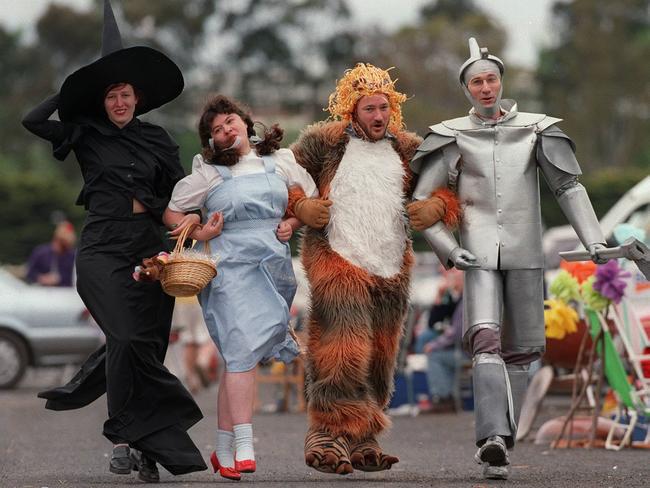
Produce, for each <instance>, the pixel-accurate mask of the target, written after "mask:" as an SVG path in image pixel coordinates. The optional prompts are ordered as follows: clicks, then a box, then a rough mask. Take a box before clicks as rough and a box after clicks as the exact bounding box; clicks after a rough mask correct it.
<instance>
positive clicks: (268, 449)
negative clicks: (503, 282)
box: [0, 370, 650, 488]
mask: <svg viewBox="0 0 650 488" xmlns="http://www.w3.org/2000/svg"><path fill="white" fill-rule="evenodd" d="M60 379H61V371H58V370H40V371H32V372H30V374H29V375H28V377H27V378H26V381H24V382H23V384H22V385H21V386H20V388H19V389H17V390H13V391H2V392H0V405H1V414H0V486H1V487H3V488H14V487H16V488H42V487H48V488H55V487H57V488H58V487H84V488H85V487H100V486H101V487H132V486H134V485H137V484H139V483H138V482H137V480H136V478H135V476H134V475H124V476H118V475H113V474H111V473H109V472H108V457H109V455H110V450H111V446H110V444H109V442H108V441H107V440H106V439H104V438H103V437H102V436H101V428H102V423H103V421H104V419H105V412H106V405H105V400H104V397H102V398H101V399H100V400H98V401H97V402H95V403H94V404H92V405H90V406H89V407H86V408H85V409H82V410H77V411H70V412H51V411H46V410H45V409H43V401H42V400H40V399H38V398H36V393H37V391H38V390H39V389H40V388H44V387H48V386H50V385H52V384H54V383H55V382H57V381H59V380H60ZM215 398H216V387H215V388H212V389H209V390H206V391H203V392H202V393H200V394H199V395H198V396H197V400H198V402H199V404H200V406H201V408H202V410H203V412H204V415H205V418H204V419H203V420H202V421H201V422H199V423H198V424H197V425H196V426H194V427H193V428H192V429H191V431H190V433H191V435H192V437H193V439H194V440H195V442H196V443H197V445H198V446H199V448H200V449H201V451H202V452H203V453H204V455H205V457H206V459H207V457H208V456H209V454H210V452H211V451H212V449H213V442H214V440H213V437H214V427H213V425H214V415H215V406H214V403H215ZM567 407H568V398H566V397H557V398H553V399H552V401H548V402H547V403H546V407H545V409H544V411H543V417H544V418H550V417H553V416H557V415H561V414H562V413H564V412H566V409H567ZM544 418H542V419H541V420H544ZM393 421H394V425H393V428H392V430H391V431H390V432H389V433H388V434H387V435H386V436H385V437H384V440H383V446H384V449H385V450H386V451H387V452H389V453H391V454H395V455H397V456H399V457H400V462H399V464H397V465H395V466H394V468H393V469H392V470H390V471H386V472H381V473H359V472H355V473H354V474H352V475H350V476H347V477H340V476H333V475H325V474H321V473H317V472H315V471H313V470H310V469H309V468H307V467H306V466H305V465H304V462H303V458H302V455H303V444H302V443H303V438H304V433H305V426H306V416H305V415H304V414H296V413H292V414H263V415H257V416H256V417H255V419H254V426H255V427H254V428H255V446H256V452H257V460H258V466H259V468H258V472H257V473H254V474H248V475H245V476H244V479H243V480H242V482H240V483H239V486H253V485H255V486H262V487H266V486H277V487H285V486H288V487H302V486H319V487H320V486H323V487H330V486H345V484H346V483H353V484H354V486H355V488H357V487H376V486H390V487H391V488H392V487H411V486H441V487H474V488H478V487H487V486H492V485H495V484H498V483H495V482H486V481H484V480H482V478H481V477H480V467H479V466H478V465H475V464H473V462H472V461H471V458H472V455H473V454H474V450H475V448H474V447H473V441H472V438H473V416H472V413H471V412H463V413H461V414H445V415H418V416H416V417H410V416H405V417H395V418H394V419H393ZM537 424H539V422H538V423H537ZM649 459H650V458H649V457H648V452H647V451H642V450H631V449H626V450H623V451H621V452H613V451H605V450H601V449H594V450H584V449H572V450H550V449H549V448H548V446H537V445H534V444H533V443H532V442H524V443H520V444H519V445H518V446H517V448H516V450H515V451H514V452H513V453H512V461H513V465H512V475H511V479H510V480H509V481H508V482H507V485H508V486H509V487H510V486H513V487H570V488H577V487H642V486H645V487H647V486H650V483H649V482H648V480H649V479H650V463H649V462H648V460H649ZM222 481H223V482H227V481H225V480H223V479H221V478H218V477H215V476H214V475H213V474H211V473H208V472H201V473H194V474H191V475H187V476H180V477H173V476H172V475H170V474H169V473H167V472H165V471H164V470H163V472H162V473H161V483H162V484H163V486H171V487H176V486H178V487H181V486H182V487H193V488H199V487H204V486H205V487H208V486H213V483H214V482H222ZM348 486H350V485H348Z"/></svg>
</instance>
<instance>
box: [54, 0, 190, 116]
mask: <svg viewBox="0 0 650 488" xmlns="http://www.w3.org/2000/svg"><path fill="white" fill-rule="evenodd" d="M115 83H130V84H131V85H133V86H134V87H135V88H136V89H138V90H139V92H140V95H141V96H140V99H139V100H138V104H137V106H136V108H135V115H140V114H144V113H146V112H149V111H150V110H153V109H154V108H157V107H160V106H161V105H164V104H165V103H167V102H170V101H172V100H173V99H174V98H176V97H177V96H178V95H180V94H181V92H182V91H183V86H184V82H183V75H182V73H181V71H180V69H179V68H178V66H176V64H174V62H173V61H172V60H171V59H169V58H168V57H167V56H165V55H164V54H163V53H161V52H160V51H157V50H155V49H152V48H150V47H146V46H135V47H129V48H124V47H123V46H122V38H121V36H120V30H119V28H118V27H117V22H116V21H115V15H114V14H113V9H112V8H111V4H110V1H109V0H104V30H103V33H102V53H101V57H100V58H99V59H98V60H96V61H94V62H93V63H91V64H89V65H87V66H84V67H83V68H80V69H78V70H77V71H75V72H74V73H72V74H71V75H69V76H68V77H67V78H66V79H65V81H64V82H63V85H62V86H61V93H60V98H59V118H60V119H61V120H63V121H67V120H71V119H73V118H75V117H78V116H80V115H98V114H102V113H104V104H103V98H104V92H105V90H106V88H107V87H109V86H110V85H113V84H115Z"/></svg>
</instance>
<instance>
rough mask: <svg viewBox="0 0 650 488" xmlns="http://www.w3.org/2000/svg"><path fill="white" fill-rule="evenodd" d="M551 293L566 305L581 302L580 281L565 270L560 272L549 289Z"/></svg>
mask: <svg viewBox="0 0 650 488" xmlns="http://www.w3.org/2000/svg"><path fill="white" fill-rule="evenodd" d="M549 291H550V292H551V294H553V295H554V296H555V297H556V298H559V299H560V300H562V301H564V302H565V303H569V302H571V301H578V300H580V285H579V284H578V280H577V279H576V278H575V277H574V276H573V275H571V273H569V272H568V271H567V270H565V269H563V270H562V271H560V272H559V273H558V275H557V276H556V277H555V279H554V280H553V282H552V283H551V286H550V287H549Z"/></svg>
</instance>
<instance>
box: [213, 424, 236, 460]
mask: <svg viewBox="0 0 650 488" xmlns="http://www.w3.org/2000/svg"><path fill="white" fill-rule="evenodd" d="M234 444H235V434H234V433H232V432H229V431H227V430H218V429H217V445H216V447H215V448H214V452H215V453H216V454H217V459H219V464H221V465H222V466H224V467H226V468H234V467H235V449H234V447H235V446H234Z"/></svg>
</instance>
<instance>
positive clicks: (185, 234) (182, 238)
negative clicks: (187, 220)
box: [172, 224, 199, 253]
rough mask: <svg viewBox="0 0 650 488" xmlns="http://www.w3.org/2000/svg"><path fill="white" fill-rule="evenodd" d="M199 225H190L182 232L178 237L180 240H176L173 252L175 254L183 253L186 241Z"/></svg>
mask: <svg viewBox="0 0 650 488" xmlns="http://www.w3.org/2000/svg"><path fill="white" fill-rule="evenodd" d="M197 225H199V224H190V225H188V226H187V227H185V228H184V229H183V230H182V231H181V233H180V234H179V236H178V239H177V240H176V245H175V246H174V250H173V251H172V252H174V253H179V252H181V250H182V249H183V245H184V244H185V241H186V240H187V238H188V237H189V235H190V234H191V233H192V231H193V230H194V227H196V226H197Z"/></svg>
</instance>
